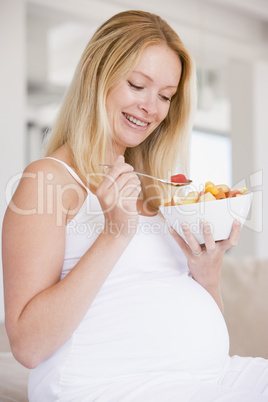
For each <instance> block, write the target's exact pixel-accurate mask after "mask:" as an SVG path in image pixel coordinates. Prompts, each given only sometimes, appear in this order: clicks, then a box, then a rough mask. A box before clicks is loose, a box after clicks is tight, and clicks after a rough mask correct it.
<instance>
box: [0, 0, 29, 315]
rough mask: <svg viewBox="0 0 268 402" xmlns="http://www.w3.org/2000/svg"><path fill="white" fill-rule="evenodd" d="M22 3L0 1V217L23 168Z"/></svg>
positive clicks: (0, 302) (0, 290)
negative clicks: (11, 182) (12, 183)
mask: <svg viewBox="0 0 268 402" xmlns="http://www.w3.org/2000/svg"><path fill="white" fill-rule="evenodd" d="M25 22H26V9H25V4H24V1H21V0H1V2H0V54H1V67H0V68H1V73H0V88H1V91H0V127H1V135H0V141H1V147H0V150H1V157H0V186H1V191H0V218H1V222H2V219H3V215H4V211H5V209H6V200H5V189H6V185H7V183H8V180H9V179H10V178H11V177H12V176H13V175H14V174H16V173H18V172H21V170H22V169H23V167H24V149H25V148H24V147H25V106H26V103H25V102H26V86H25V84H26V82H25V62H26V60H25V44H26V26H25ZM0 274H1V275H0V276H1V279H0V294H1V299H0V321H3V319H4V306H3V286H2V268H1V271H0Z"/></svg>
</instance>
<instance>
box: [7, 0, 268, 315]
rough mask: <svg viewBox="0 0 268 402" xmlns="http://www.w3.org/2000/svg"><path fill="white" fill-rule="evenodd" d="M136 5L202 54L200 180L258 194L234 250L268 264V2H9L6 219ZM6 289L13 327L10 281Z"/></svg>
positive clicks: (196, 141) (195, 144) (196, 171)
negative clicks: (86, 58)
mask: <svg viewBox="0 0 268 402" xmlns="http://www.w3.org/2000/svg"><path fill="white" fill-rule="evenodd" d="M128 9H141V10H146V11H150V12H154V13H156V14H159V15H160V16H161V17H162V18H164V19H165V20H166V21H167V22H168V23H169V24H170V25H171V26H172V27H173V28H174V29H175V30H176V31H177V33H178V34H179V35H180V37H181V39H182V41H183V42H184V43H185V45H186V46H187V47H188V49H189V50H190V52H191V53H192V55H193V58H194V59H195V63H196V67H197V78H198V110H197V113H196V118H195V124H194V131H193V137H192V148H191V151H192V152H191V174H190V177H191V178H192V179H193V180H194V182H195V183H196V184H197V185H199V184H201V183H204V182H205V181H208V180H210V181H213V182H215V183H216V184H219V183H226V184H228V185H229V186H230V187H231V186H232V187H241V186H246V187H248V188H249V189H250V190H251V191H252V192H253V205H252V209H251V213H250V216H249V218H248V221H247V222H246V224H245V227H244V228H243V232H242V236H241V241H240V244H239V245H238V246H237V247H236V248H235V249H233V250H232V251H230V253H232V255H234V256H237V257H238V258H239V257H241V256H251V257H256V258H267V257H268V244H267V242H268V229H267V223H268V216H267V209H265V208H264V206H265V205H267V201H268V194H267V193H268V189H267V176H268V157H267V151H266V149H267V146H268V136H267V134H268V102H267V94H268V0H254V1H253V0H187V1H185V0H165V1H163V0H162V1H159V0H146V2H145V1H144V0H135V1H134V0H115V1H112V0H110V1H108V0H107V1H104V0H57V1H55V0H0V60H1V61H0V88H1V91H0V129H1V134H0V139H1V148H0V152H1V157H0V164H1V170H0V185H1V192H0V217H1V222H2V219H3V216H4V211H5V209H6V206H7V203H8V201H9V200H10V197H11V194H12V192H13V191H14V188H15V187H16V185H17V183H18V180H19V176H20V174H21V172H22V171H23V169H24V167H25V166H26V165H27V164H28V163H30V162H31V161H33V160H35V159H38V158H40V157H41V156H42V153H41V152H42V151H41V148H42V141H43V139H44V136H45V135H46V132H47V130H48V129H49V127H51V125H52V124H53V121H54V119H55V116H56V113H57V110H58V108H59V105H60V103H61V100H62V97H63V95H64V93H65V90H66V88H67V86H68V84H69V83H70V81H71V78H72V75H73V72H74V69H75V66H76V64H77V62H78V60H79V58H80V55H81V53H82V51H83V49H84V47H85V45H86V43H87V42H88V40H89V38H90V37H91V35H92V34H93V33H94V31H95V30H96V29H97V28H98V26H99V25H100V24H101V23H102V22H104V21H105V20H106V19H108V18H109V17H111V16H112V15H113V14H115V13H117V12H120V11H123V10H128ZM1 278H2V275H1ZM0 292H1V300H0V303H1V308H0V321H3V317H4V312H3V302H2V293H3V292H2V283H1V282H0Z"/></svg>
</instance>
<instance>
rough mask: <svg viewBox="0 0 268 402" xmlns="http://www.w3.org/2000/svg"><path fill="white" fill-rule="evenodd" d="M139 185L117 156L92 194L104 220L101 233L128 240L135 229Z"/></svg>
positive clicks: (138, 181) (134, 175) (135, 177)
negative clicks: (96, 198)
mask: <svg viewBox="0 0 268 402" xmlns="http://www.w3.org/2000/svg"><path fill="white" fill-rule="evenodd" d="M140 191H141V183H140V180H139V178H138V176H137V175H136V174H135V173H134V172H133V167H132V166H130V165H129V164H127V163H125V160H124V157H123V156H119V157H118V158H117V159H116V161H115V164H114V166H113V167H112V168H111V169H110V170H109V173H108V174H107V176H106V177H105V178H104V180H103V182H102V183H101V185H100V186H99V188H98V189H97V192H96V196H97V197H98V200H99V202H100V205H101V208H102V210H103V213H104V218H105V228H104V232H105V233H107V234H110V235H113V236H115V237H119V236H121V235H124V236H126V237H132V236H133V235H134V234H135V233H136V231H137V226H138V211H137V199H138V196H139V193H140Z"/></svg>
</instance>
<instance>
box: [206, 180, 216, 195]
mask: <svg viewBox="0 0 268 402" xmlns="http://www.w3.org/2000/svg"><path fill="white" fill-rule="evenodd" d="M205 193H211V194H212V195H216V194H218V193H219V189H218V188H217V186H215V184H213V183H212V182H211V181H207V182H206V183H205Z"/></svg>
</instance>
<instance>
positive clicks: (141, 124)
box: [123, 112, 149, 127]
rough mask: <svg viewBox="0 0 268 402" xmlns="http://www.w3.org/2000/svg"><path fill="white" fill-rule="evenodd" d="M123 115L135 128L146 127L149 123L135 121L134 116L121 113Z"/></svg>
mask: <svg viewBox="0 0 268 402" xmlns="http://www.w3.org/2000/svg"><path fill="white" fill-rule="evenodd" d="M123 115H124V116H125V118H126V119H127V120H128V121H130V122H131V123H133V124H136V126H138V127H147V126H148V125H149V123H147V122H146V121H142V120H139V119H136V118H135V117H134V116H131V115H130V114H127V113H124V112H123Z"/></svg>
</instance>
